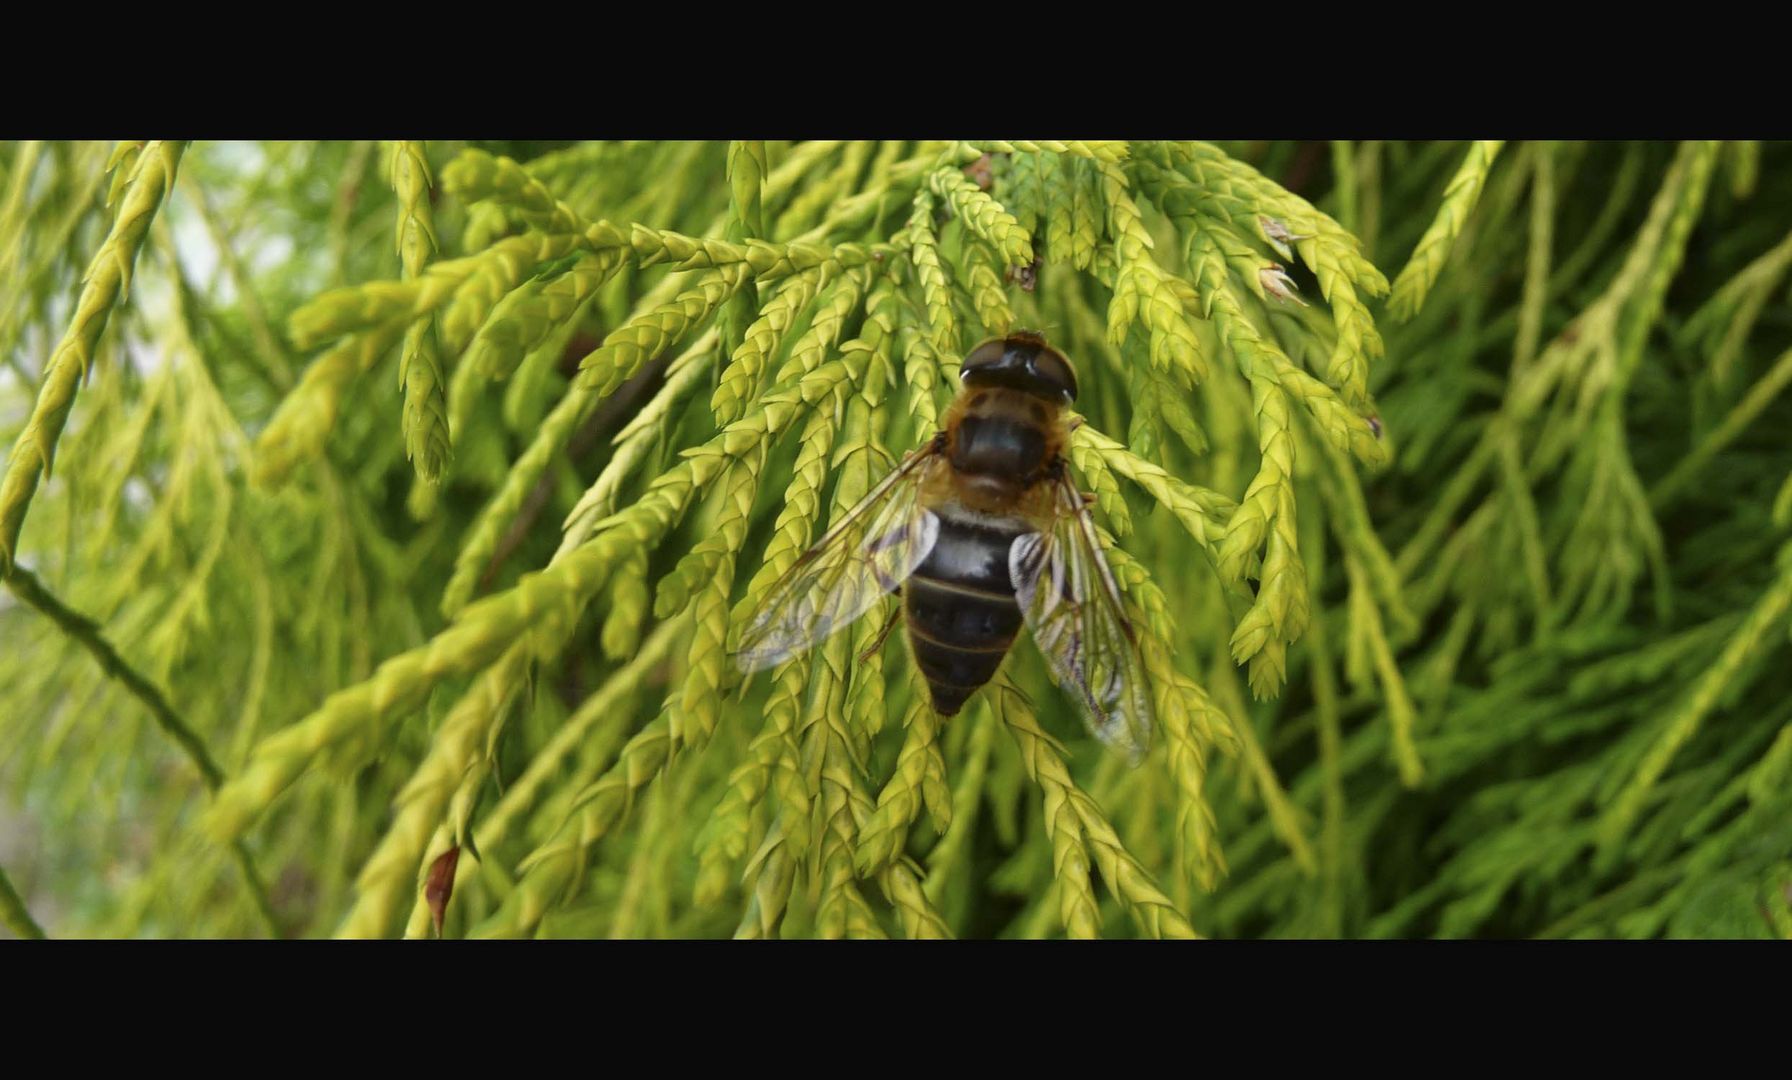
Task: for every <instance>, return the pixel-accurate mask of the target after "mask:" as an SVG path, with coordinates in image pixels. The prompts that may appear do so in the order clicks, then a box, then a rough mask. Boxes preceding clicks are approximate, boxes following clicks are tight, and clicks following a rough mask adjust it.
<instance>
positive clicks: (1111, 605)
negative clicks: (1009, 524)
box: [1008, 473, 1152, 764]
mask: <svg viewBox="0 0 1792 1080" xmlns="http://www.w3.org/2000/svg"><path fill="white" fill-rule="evenodd" d="M1053 506H1054V509H1055V511H1056V517H1055V519H1054V521H1053V523H1052V527H1051V530H1050V531H1049V532H1044V533H1027V534H1025V535H1023V536H1019V537H1017V538H1015V541H1014V545H1013V547H1011V548H1009V550H1008V573H1009V576H1010V577H1011V578H1012V579H1013V581H1014V593H1015V598H1016V600H1018V601H1019V603H1020V609H1021V611H1022V612H1024V613H1025V615H1026V619H1027V628H1028V629H1030V630H1031V631H1032V632H1033V641H1034V643H1035V644H1037V645H1038V646H1039V651H1040V652H1041V653H1043V654H1045V661H1046V664H1047V666H1048V667H1049V668H1050V669H1051V673H1052V679H1053V680H1054V681H1055V682H1057V684H1058V686H1059V687H1061V688H1062V689H1063V690H1064V691H1065V692H1066V693H1068V694H1069V695H1070V697H1071V699H1072V700H1074V701H1075V702H1076V703H1077V706H1078V709H1079V711H1080V712H1081V713H1082V714H1083V719H1084V720H1085V721H1087V722H1088V724H1089V728H1090V730H1092V731H1094V732H1095V735H1096V737H1098V738H1099V739H1101V741H1102V742H1105V743H1107V744H1108V745H1110V746H1113V747H1116V748H1118V749H1121V750H1124V751H1126V753H1127V755H1128V756H1129V757H1130V758H1131V759H1132V761H1133V763H1134V764H1137V763H1138V761H1139V760H1140V759H1141V758H1143V757H1144V756H1145V751H1146V750H1147V749H1148V748H1149V747H1150V745H1151V730H1152V721H1151V694H1150V684H1149V683H1148V682H1147V681H1146V679H1145V673H1144V669H1143V665H1142V663H1141V661H1140V658H1139V647H1138V642H1137V639H1136V638H1134V636H1133V630H1132V623H1131V622H1130V621H1129V620H1128V619H1127V617H1126V613H1125V609H1124V607H1123V606H1122V604H1121V601H1120V589H1119V586H1117V585H1116V584H1115V583H1114V575H1113V573H1112V572H1111V571H1110V570H1109V569H1108V564H1107V560H1106V559H1105V558H1103V557H1102V554H1101V545H1100V543H1099V542H1098V541H1097V540H1096V538H1095V525H1094V523H1093V522H1092V521H1090V520H1089V511H1088V508H1087V507H1086V506H1085V505H1084V503H1083V497H1082V495H1080V494H1079V493H1078V492H1077V490H1076V486H1075V485H1074V484H1073V483H1071V480H1070V476H1069V474H1068V473H1065V474H1063V475H1062V476H1061V478H1060V480H1059V481H1058V482H1057V490H1056V492H1055V498H1054V500H1053Z"/></svg>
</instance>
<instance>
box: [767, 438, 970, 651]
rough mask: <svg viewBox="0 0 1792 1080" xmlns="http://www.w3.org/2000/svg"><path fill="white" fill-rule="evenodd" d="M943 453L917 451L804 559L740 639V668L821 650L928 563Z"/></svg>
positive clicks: (930, 449)
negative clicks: (934, 473) (935, 481)
mask: <svg viewBox="0 0 1792 1080" xmlns="http://www.w3.org/2000/svg"><path fill="white" fill-rule="evenodd" d="M938 460H940V459H939V458H938V457H937V456H936V448H935V447H934V446H933V445H931V444H930V445H928V446H926V447H923V448H922V449H920V450H916V451H914V452H913V453H911V454H910V455H909V456H908V457H907V458H905V459H904V460H903V462H902V464H901V465H898V466H897V467H896V469H895V471H894V472H892V473H890V475H889V476H887V477H885V478H884V479H883V480H882V481H881V482H880V483H879V484H878V485H877V487H875V488H873V489H872V490H871V493H870V494H868V495H866V496H865V497H864V498H863V499H862V500H860V501H859V504H858V505H857V506H855V507H853V508H852V509H851V510H849V511H847V513H846V516H845V517H844V518H841V519H840V521H839V522H838V523H837V524H836V525H835V526H834V527H833V528H832V529H829V530H828V533H827V535H826V536H823V537H822V538H821V539H820V540H819V541H818V542H817V543H816V544H815V546H814V547H812V548H810V549H809V550H808V551H807V552H804V553H803V557H802V558H800V559H798V560H797V561H796V563H795V564H794V565H792V566H791V568H790V569H789V570H788V571H786V572H785V574H784V576H783V577H781V578H779V579H778V583H777V584H776V585H774V586H772V591H771V592H770V593H769V594H768V595H767V596H766V598H765V602H764V603H763V604H762V605H761V606H760V608H759V610H758V612H756V613H755V614H754V615H753V617H752V620H751V621H750V622H748V623H747V628H746V630H745V631H744V632H743V633H742V634H741V638H740V648H739V650H738V651H737V652H736V653H735V657H734V661H735V663H736V664H737V665H739V667H740V669H741V670H742V671H758V670H760V669H762V668H767V667H770V666H772V665H773V664H776V663H778V662H779V661H781V660H785V659H788V658H789V657H791V656H793V655H795V654H796V653H799V652H802V651H803V650H804V649H807V648H809V647H810V646H811V645H815V644H817V643H818V642H820V641H822V640H823V639H825V638H827V637H828V636H829V635H831V634H833V633H835V632H836V631H838V630H841V629H843V628H845V627H846V626H848V625H850V624H851V623H853V622H854V621H855V620H856V619H858V617H859V616H861V615H863V614H865V612H866V611H867V610H869V609H870V607H871V605H873V604H875V603H876V602H877V600H878V598H879V597H881V596H884V595H885V594H887V593H889V592H892V591H893V590H895V588H896V587H897V586H898V585H900V584H902V582H903V581H905V580H907V578H908V576H909V575H910V574H912V573H914V572H915V567H917V566H919V565H921V563H922V562H923V561H925V560H926V558H927V555H928V553H929V552H931V551H932V550H933V545H934V542H935V541H937V540H938V539H939V535H940V521H939V518H937V517H935V516H934V514H933V511H931V510H928V509H927V508H926V507H923V506H922V505H921V488H922V484H923V481H924V480H925V478H926V476H927V473H928V471H929V469H931V468H932V467H933V466H934V463H935V462H937V461H938Z"/></svg>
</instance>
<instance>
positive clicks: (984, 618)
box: [903, 507, 1029, 716]
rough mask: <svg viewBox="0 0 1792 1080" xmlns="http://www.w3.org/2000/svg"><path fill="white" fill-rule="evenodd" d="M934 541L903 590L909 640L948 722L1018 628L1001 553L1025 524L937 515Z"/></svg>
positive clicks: (950, 512)
mask: <svg viewBox="0 0 1792 1080" xmlns="http://www.w3.org/2000/svg"><path fill="white" fill-rule="evenodd" d="M938 513H939V519H940V532H939V540H938V542H937V543H935V545H934V548H933V551H932V552H931V553H930V554H929V555H928V556H927V560H926V561H925V562H923V563H922V564H921V565H920V566H919V567H918V568H917V569H916V570H915V573H914V575H913V576H912V577H910V578H909V579H908V582H907V584H906V585H905V586H904V587H903V593H904V599H903V606H904V609H905V611H906V613H907V616H908V638H909V644H910V645H911V646H912V648H913V650H914V654H915V663H916V664H918V665H919V666H920V668H921V674H922V675H923V676H924V677H925V678H926V679H927V685H928V688H929V690H930V691H931V693H932V697H933V707H934V709H935V710H936V711H938V712H939V713H940V714H941V715H943V716H952V715H954V714H956V713H957V712H958V710H959V709H960V708H962V707H963V705H964V703H965V699H966V698H969V697H970V696H971V695H972V694H973V693H975V692H976V691H977V688H978V687H980V686H982V685H983V684H984V683H986V682H988V681H989V680H990V678H991V677H992V676H994V675H995V673H996V669H997V668H998V667H1000V666H1001V665H1002V657H1004V656H1006V655H1007V654H1008V647H1009V646H1010V645H1012V644H1014V638H1015V635H1016V634H1018V633H1019V632H1020V628H1021V622H1022V619H1021V611H1020V605H1019V604H1018V603H1016V602H1015V599H1014V585H1013V583H1012V582H1011V581H1010V579H1009V576H1008V549H1009V547H1010V546H1012V545H1013V543H1014V538H1015V537H1017V536H1019V535H1021V534H1022V533H1024V532H1027V531H1029V530H1028V528H1027V527H1026V526H1025V525H1024V524H1020V523H1018V522H1008V521H992V520H990V519H987V518H979V519H976V520H971V519H969V518H966V517H960V516H955V515H954V513H953V510H952V509H951V508H949V507H948V508H942V509H940V510H939V511H938Z"/></svg>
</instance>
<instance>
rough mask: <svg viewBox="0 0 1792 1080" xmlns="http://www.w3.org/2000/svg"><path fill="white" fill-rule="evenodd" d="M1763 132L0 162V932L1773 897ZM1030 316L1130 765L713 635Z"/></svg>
mask: <svg viewBox="0 0 1792 1080" xmlns="http://www.w3.org/2000/svg"><path fill="white" fill-rule="evenodd" d="M1782 165H1792V159H1788V156H1787V152H1786V150H1785V148H1784V147H1778V146H1771V145H1770V146H1765V147H1763V146H1759V145H1756V144H1753V143H1727V144H1718V143H1696V142H1695V143H1685V144H1680V145H1669V144H1620V143H1599V144H1582V143H1531V142H1525V143H1514V144H1510V145H1506V144H1502V143H1498V142H1480V143H1468V144H1464V143H1439V144H1407V143H1379V142H1368V143H1335V144H1332V145H1330V146H1327V145H1325V144H1296V143H1249V144H1209V143H1200V142H1184V143H1178V142H1133V143H1128V142H1121V141H1082V142H1077V141H1067V142H1056V141H1019V140H1017V141H984V142H969V143H967V142H881V143H865V142H836V141H816V142H804V143H794V144H792V143H785V142H776V141H763V142H761V141H740V142H734V143H722V142H717V143H660V142H593V143H578V144H564V145H547V144H531V143H479V144H449V143H424V142H415V141H410V142H393V143H382V144H374V143H319V144H293V143H264V144H213V143H197V144H194V145H191V146H188V145H186V144H183V143H178V142H156V141H149V142H125V143H120V144H117V145H116V146H113V145H104V144H88V143H35V142H27V143H11V144H0V264H4V268H5V271H6V272H5V273H4V274H0V365H3V366H0V446H10V447H11V450H10V452H9V453H8V455H7V457H6V460H5V461H4V463H3V465H0V468H3V470H4V471H3V472H0V575H3V576H4V584H5V589H4V590H3V591H0V747H4V750H0V928H3V930H0V932H3V933H8V934H11V935H14V936H21V937H25V936H37V935H39V934H43V933H47V934H48V935H50V936H64V935H100V936H132V935H142V936H158V937H162V936H166V937H202V936H248V935H274V936H282V937H294V936H329V935H338V936H345V937H376V936H394V935H399V934H403V935H405V936H410V937H424V936H431V935H434V934H436V933H438V932H439V933H442V934H444V935H446V936H453V937H514V936H545V937H554V936H579V937H590V936H618V937H628V936H653V937H708V936H729V935H734V936H740V937H793V936H817V937H912V938H943V937H995V936H1002V937H1041V936H1069V937H1097V936H1142V937H1155V938H1190V937H1258V936H1283V937H1286V936H1403V937H1417V936H1627V937H1629V936H1635V937H1650V936H1787V935H1788V930H1789V928H1792V894H1789V893H1788V891H1787V890H1788V887H1789V886H1792V855H1789V852H1792V801H1789V797H1788V795H1787V791H1788V785H1787V779H1788V776H1789V775H1792V662H1788V661H1789V660H1792V641H1789V637H1788V625H1789V624H1792V542H1789V541H1788V536H1787V532H1786V530H1787V529H1788V528H1789V527H1792V450H1789V449H1788V443H1787V441H1786V439H1785V437H1784V435H1783V432H1785V431H1786V430H1788V429H1789V428H1792V404H1788V401H1787V400H1786V397H1785V391H1786V389H1787V387H1788V385H1792V329H1789V328H1792V318H1789V317H1788V316H1792V302H1789V301H1788V299H1787V296H1786V293H1785V284H1786V274H1787V272H1788V270H1789V269H1792V170H1789V169H1786V168H1780V167H1779V166H1782ZM1390 278H1392V280H1393V284H1392V286H1391V287H1390V285H1389V280H1390ZM1016 327H1026V328H1033V329H1038V330H1041V331H1043V332H1044V333H1046V335H1047V336H1048V337H1049V338H1050V339H1051V340H1052V341H1053V342H1054V343H1055V344H1057V345H1058V346H1059V347H1060V348H1062V349H1063V350H1064V351H1065V352H1066V353H1067V354H1068V355H1069V356H1070V357H1071V358H1072V359H1073V360H1074V361H1075V363H1076V365H1077V368H1078V375H1079V381H1080V384H1081V394H1080V396H1079V398H1078V401H1077V402H1076V409H1077V421H1078V424H1079V426H1078V428H1077V430H1076V432H1075V434H1074V436H1073V439H1072V442H1071V446H1070V450H1069V456H1070V461H1071V465H1072V469H1073V472H1074V473H1075V476H1076V478H1077V481H1078V483H1079V485H1080V486H1081V487H1082V488H1083V489H1084V490H1086V491H1088V492H1089V493H1090V495H1091V496H1092V498H1093V504H1092V505H1093V513H1094V516H1095V520H1096V524H1097V532H1098V534H1099V535H1100V537H1101V540H1102V543H1103V544H1104V545H1106V546H1107V547H1108V549H1109V552H1110V562H1111V563H1112V566H1113V570H1114V574H1115V577H1116V579H1117V580H1118V582H1119V583H1120V585H1121V588H1122V590H1123V592H1124V593H1125V595H1126V600H1127V603H1128V605H1129V607H1130V608H1131V611H1132V614H1133V620H1134V623H1135V627H1136V630H1137V634H1138V645H1139V649H1140V653H1141V661H1142V668H1143V670H1144V672H1145V675H1146V678H1147V679H1148V680H1149V682H1150V687H1149V691H1150V694H1151V698H1152V701H1153V703H1154V707H1155V710H1156V721H1157V733H1156V735H1157V737H1156V745H1155V746H1154V747H1153V749H1152V751H1151V753H1150V754H1149V755H1148V756H1147V757H1146V759H1145V760H1144V762H1143V764H1142V765H1140V766H1139V767H1137V768H1136V769H1135V768H1130V767H1128V765H1127V763H1126V762H1125V761H1124V760H1123V759H1121V758H1119V757H1117V756H1115V755H1113V754H1110V753H1107V752H1105V751H1103V750H1102V749H1101V748H1100V746H1099V744H1097V743H1096V742H1095V741H1094V740H1093V739H1092V738H1091V737H1089V736H1088V735H1087V734H1086V732H1085V731H1084V730H1083V728H1082V726H1081V725H1080V723H1079V722H1078V720H1077V719H1076V716H1075V714H1074V712H1073V710H1072V708H1071V706H1070V703H1069V702H1068V701H1067V700H1066V699H1065V697H1064V695H1063V694H1062V693H1061V692H1060V691H1058V690H1057V689H1056V688H1055V687H1054V686H1053V685H1052V684H1051V682H1050V680H1049V678H1048V677H1047V674H1046V667H1045V665H1044V664H1043V662H1042V661H1041V660H1040V658H1039V657H1038V656H1037V654H1036V653H1035V652H1034V651H1033V649H1032V646H1031V645H1030V644H1028V643H1027V642H1026V641H1025V639H1024V637H1023V639H1022V641H1021V643H1019V644H1018V645H1017V646H1016V648H1015V649H1014V651H1013V654H1012V656H1011V657H1010V659H1009V660H1008V662H1007V665H1006V667H1005V668H1004V670H1003V672H1002V673H1001V674H1000V675H999V676H998V677H997V679H996V680H995V681H994V682H992V683H991V684H990V686H989V687H987V688H986V689H985V690H984V691H982V692H981V693H980V694H979V695H978V696H977V697H975V698H974V699H973V700H972V701H971V702H970V703H969V705H968V706H967V707H966V708H965V710H964V711H963V712H962V713H961V714H959V715H958V716H956V717H953V718H950V719H942V718H940V717H938V716H936V715H934V714H933V713H932V712H931V710H930V709H929V708H928V707H927V699H926V691H925V687H924V686H923V685H922V684H921V683H920V682H919V680H918V679H917V678H916V675H915V672H914V670H913V666H912V664H911V662H910V660H909V657H908V649H907V645H906V643H905V641H904V640H903V636H902V634H901V633H900V632H897V633H894V634H892V635H890V637H889V638H888V639H887V640H885V641H884V642H883V644H882V645H881V647H879V646H878V644H877V643H878V640H879V638H878V635H879V633H880V631H881V629H882V627H883V624H884V621H885V619H886V617H888V616H889V615H891V614H892V613H893V612H894V609H895V602H894V601H893V600H889V599H886V600H885V601H883V603H882V604H881V605H880V606H879V607H877V608H875V609H874V610H873V611H872V612H871V613H869V614H868V615H867V616H866V618H865V619H864V620H863V621H862V622H861V623H860V624H858V625H857V626H855V627H854V628H853V629H852V630H851V631H850V632H847V633H842V634H839V635H837V636H836V637H834V638H832V639H830V640H829V641H828V642H826V643H825V644H823V645H821V646H820V647H818V648H816V649H814V650H813V651H811V652H810V653H808V654H805V655H802V656H799V657H796V658H794V659H792V660H790V661H789V662H787V663H785V664H783V665H782V666H780V667H778V668H776V669H774V670H772V671H770V672H768V673H766V674H764V675H762V676H759V677H756V678H750V679H749V678H745V677H743V676H742V675H741V674H740V673H739V672H738V670H737V669H736V667H735V666H734V665H733V664H732V663H731V662H730V661H729V658H728V650H729V647H730V644H731V642H732V641H733V638H734V635H735V634H736V633H738V631H739V628H740V627H741V626H742V624H743V623H744V621H745V620H746V619H747V618H748V617H749V616H750V614H751V613H752V612H753V611H754V610H755V608H756V605H757V604H758V603H759V601H760V600H761V599H762V598H763V597H764V596H766V595H767V593H768V592H769V591H770V589H771V588H772V587H773V585H774V583H775V582H776V580H777V578H778V576H779V575H780V574H781V573H783V572H784V571H785V570H786V569H788V568H789V567H790V566H791V565H792V564H793V563H794V562H795V560H796V559H797V558H798V557H799V556H800V555H801V553H802V552H803V551H804V550H805V549H806V548H807V546H808V545H809V544H811V543H812V542H813V541H814V540H815V539H816V538H817V537H819V536H820V535H821V534H822V533H823V532H824V531H825V530H826V529H827V528H828V526H829V524H830V523H831V522H833V521H836V520H838V519H839V516H840V515H841V514H843V513H844V512H845V511H846V510H847V509H848V508H849V507H850V506H851V505H852V504H853V503H854V502H856V501H857V500H858V498H859V497H860V496H862V495H863V493H864V492H865V491H867V490H868V489H869V488H870V487H871V486H872V485H873V484H875V483H876V482H877V480H878V479H879V478H880V477H881V476H882V475H883V474H884V473H885V472H886V471H888V470H889V469H890V468H891V467H892V466H893V465H894V464H895V462H896V461H897V460H898V459H899V458H900V457H901V456H902V455H903V454H904V453H905V452H907V451H908V450H910V449H912V448H914V447H916V446H918V445H920V444H921V443H922V442H924V441H925V440H926V439H928V438H929V437H931V436H932V434H933V433H934V431H935V430H936V425H937V424H938V422H939V418H940V416H942V415H943V412H944V409H945V407H946V405H947V404H948V402H949V401H950V400H951V397H952V394H953V393H954V392H955V390H956V388H957V384H958V379H957V374H958V366H959V363H960V361H961V359H962V358H963V356H964V355H965V354H966V352H968V351H969V350H970V349H971V348H972V347H974V346H975V345H976V344H977V342H978V341H979V340H981V339H982V338H983V337H984V336H987V335H989V334H1000V333H1004V332H1007V331H1008V330H1010V329H1012V328H1016ZM456 856H457V858H456V859H455V861H452V862H450V861H448V860H449V859H450V858H452V857H456ZM432 872H434V877H435V878H436V879H437V881H436V884H437V885H438V886H439V885H441V884H444V883H448V882H451V883H452V890H451V891H450V892H448V893H447V895H446V897H445V898H444V895H443V893H442V892H440V891H437V890H432V889H431V888H429V887H428V886H429V884H430V881H431V880H432ZM438 919H439V929H438Z"/></svg>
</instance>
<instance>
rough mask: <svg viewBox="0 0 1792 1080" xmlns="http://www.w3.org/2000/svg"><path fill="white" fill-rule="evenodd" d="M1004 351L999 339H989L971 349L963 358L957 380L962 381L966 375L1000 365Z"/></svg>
mask: <svg viewBox="0 0 1792 1080" xmlns="http://www.w3.org/2000/svg"><path fill="white" fill-rule="evenodd" d="M1005 350H1006V346H1005V345H1004V343H1003V341H1002V339H1001V338H991V339H990V340H988V341H985V342H984V343H983V344H981V345H979V346H977V347H976V348H975V349H972V350H971V352H970V355H968V356H966V357H965V358H964V363H963V364H960V365H959V368H958V377H959V379H960V380H962V379H963V378H964V377H965V376H966V375H970V374H972V373H974V372H977V371H980V370H982V369H983V368H987V367H994V366H996V365H997V364H999V363H1001V362H1002V356H1003V353H1004V352H1005Z"/></svg>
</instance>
